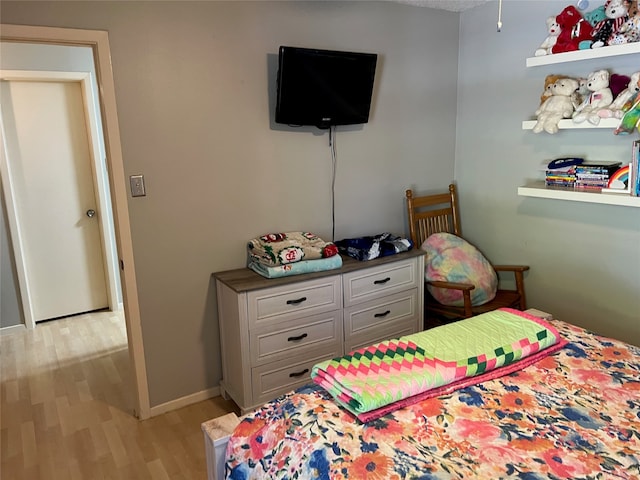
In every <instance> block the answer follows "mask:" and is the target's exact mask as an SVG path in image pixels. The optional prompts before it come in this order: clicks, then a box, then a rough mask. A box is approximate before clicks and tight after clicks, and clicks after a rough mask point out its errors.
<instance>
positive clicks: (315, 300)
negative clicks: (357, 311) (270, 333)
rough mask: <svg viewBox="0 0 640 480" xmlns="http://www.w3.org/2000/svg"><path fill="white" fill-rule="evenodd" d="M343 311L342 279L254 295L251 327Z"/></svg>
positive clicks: (250, 307)
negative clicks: (338, 310) (341, 309)
mask: <svg viewBox="0 0 640 480" xmlns="http://www.w3.org/2000/svg"><path fill="white" fill-rule="evenodd" d="M340 308H342V289H341V280H340V276H339V275H336V276H332V277H325V278H319V279H317V280H309V281H307V282H300V283H294V284H290V285H283V286H281V287H274V288H266V289H262V290H255V291H251V292H249V293H248V294H247V309H248V317H249V326H250V327H253V326H259V325H261V324H263V325H264V324H265V323H269V324H272V323H273V322H281V321H286V320H291V319H295V318H300V317H303V316H304V317H306V316H308V315H313V314H316V313H322V312H330V311H332V310H337V309H340Z"/></svg>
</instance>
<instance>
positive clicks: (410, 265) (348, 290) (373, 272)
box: [342, 259, 422, 307]
mask: <svg viewBox="0 0 640 480" xmlns="http://www.w3.org/2000/svg"><path fill="white" fill-rule="evenodd" d="M421 278H422V277H420V275H419V272H418V268H417V262H416V261H415V259H410V260H404V261H398V262H394V263H390V264H384V265H380V266H377V267H372V268H367V269H364V270H358V271H355V272H350V273H346V274H344V275H343V278H342V283H343V288H344V306H345V307H348V306H350V305H355V304H357V303H362V302H366V301H367V300H371V299H373V298H377V297H380V296H381V295H388V294H391V293H395V292H400V291H403V290H408V289H411V288H416V287H417V286H418V281H419V279H421ZM420 281H421V280H420Z"/></svg>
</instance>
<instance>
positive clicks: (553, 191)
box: [518, 182, 640, 208]
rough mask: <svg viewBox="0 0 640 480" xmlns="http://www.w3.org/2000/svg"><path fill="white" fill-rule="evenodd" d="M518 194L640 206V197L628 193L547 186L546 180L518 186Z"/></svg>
mask: <svg viewBox="0 0 640 480" xmlns="http://www.w3.org/2000/svg"><path fill="white" fill-rule="evenodd" d="M518 195H519V196H521V197H536V198H551V199H555V200H570V201H574V202H587V203H602V204H605V205H622V206H625V207H639V208H640V197H632V196H631V195H629V194H628V193H627V194H625V193H600V192H582V191H580V190H574V189H569V188H567V189H564V188H553V187H546V186H545V184H544V182H535V183H530V184H528V185H524V186H522V187H518Z"/></svg>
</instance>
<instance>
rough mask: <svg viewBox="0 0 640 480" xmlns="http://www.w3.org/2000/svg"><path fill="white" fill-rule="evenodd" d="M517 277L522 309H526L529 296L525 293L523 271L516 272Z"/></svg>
mask: <svg viewBox="0 0 640 480" xmlns="http://www.w3.org/2000/svg"><path fill="white" fill-rule="evenodd" d="M515 274H516V275H515V277H516V289H517V290H518V293H519V294H520V310H521V311H525V310H526V309H527V297H526V296H525V294H524V275H523V274H522V272H515Z"/></svg>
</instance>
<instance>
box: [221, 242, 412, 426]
mask: <svg viewBox="0 0 640 480" xmlns="http://www.w3.org/2000/svg"><path fill="white" fill-rule="evenodd" d="M423 253H424V252H422V251H420V250H412V251H410V252H406V253H401V254H397V255H393V256H388V257H382V258H378V259H375V260H370V261H368V262H360V261H358V260H354V259H352V258H350V257H346V256H343V266H342V268H340V269H336V270H330V271H327V272H316V273H309V274H303V275H295V276H291V277H283V278H272V279H267V278H263V277H261V276H260V275H258V274H257V273H255V272H253V271H252V270H249V269H248V268H241V269H237V270H228V271H225V272H218V273H215V274H214V278H215V280H216V292H217V301H218V319H219V323H220V344H221V355H222V381H221V382H220V389H221V393H222V395H223V396H224V397H225V398H228V397H231V398H232V399H233V400H234V401H235V402H236V404H237V405H238V406H239V407H240V409H241V411H242V413H243V414H244V413H246V412H247V411H250V410H252V409H254V408H256V407H258V406H260V405H262V404H263V403H265V402H267V401H269V400H272V399H274V398H275V397H277V396H278V395H280V394H282V393H286V392H288V391H290V390H292V389H294V388H296V387H299V386H301V385H304V384H305V383H309V382H310V377H309V373H310V372H311V368H312V367H313V365H315V364H316V363H318V362H320V361H322V360H326V359H329V358H332V357H337V356H341V355H344V354H345V353H348V352H350V351H352V350H355V349H357V348H360V347H364V346H367V345H370V344H372V343H376V342H379V341H382V340H386V339H388V338H394V337H399V336H402V335H408V334H411V333H415V332H417V331H420V330H422V328H423V298H424V297H423V294H424V257H423Z"/></svg>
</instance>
